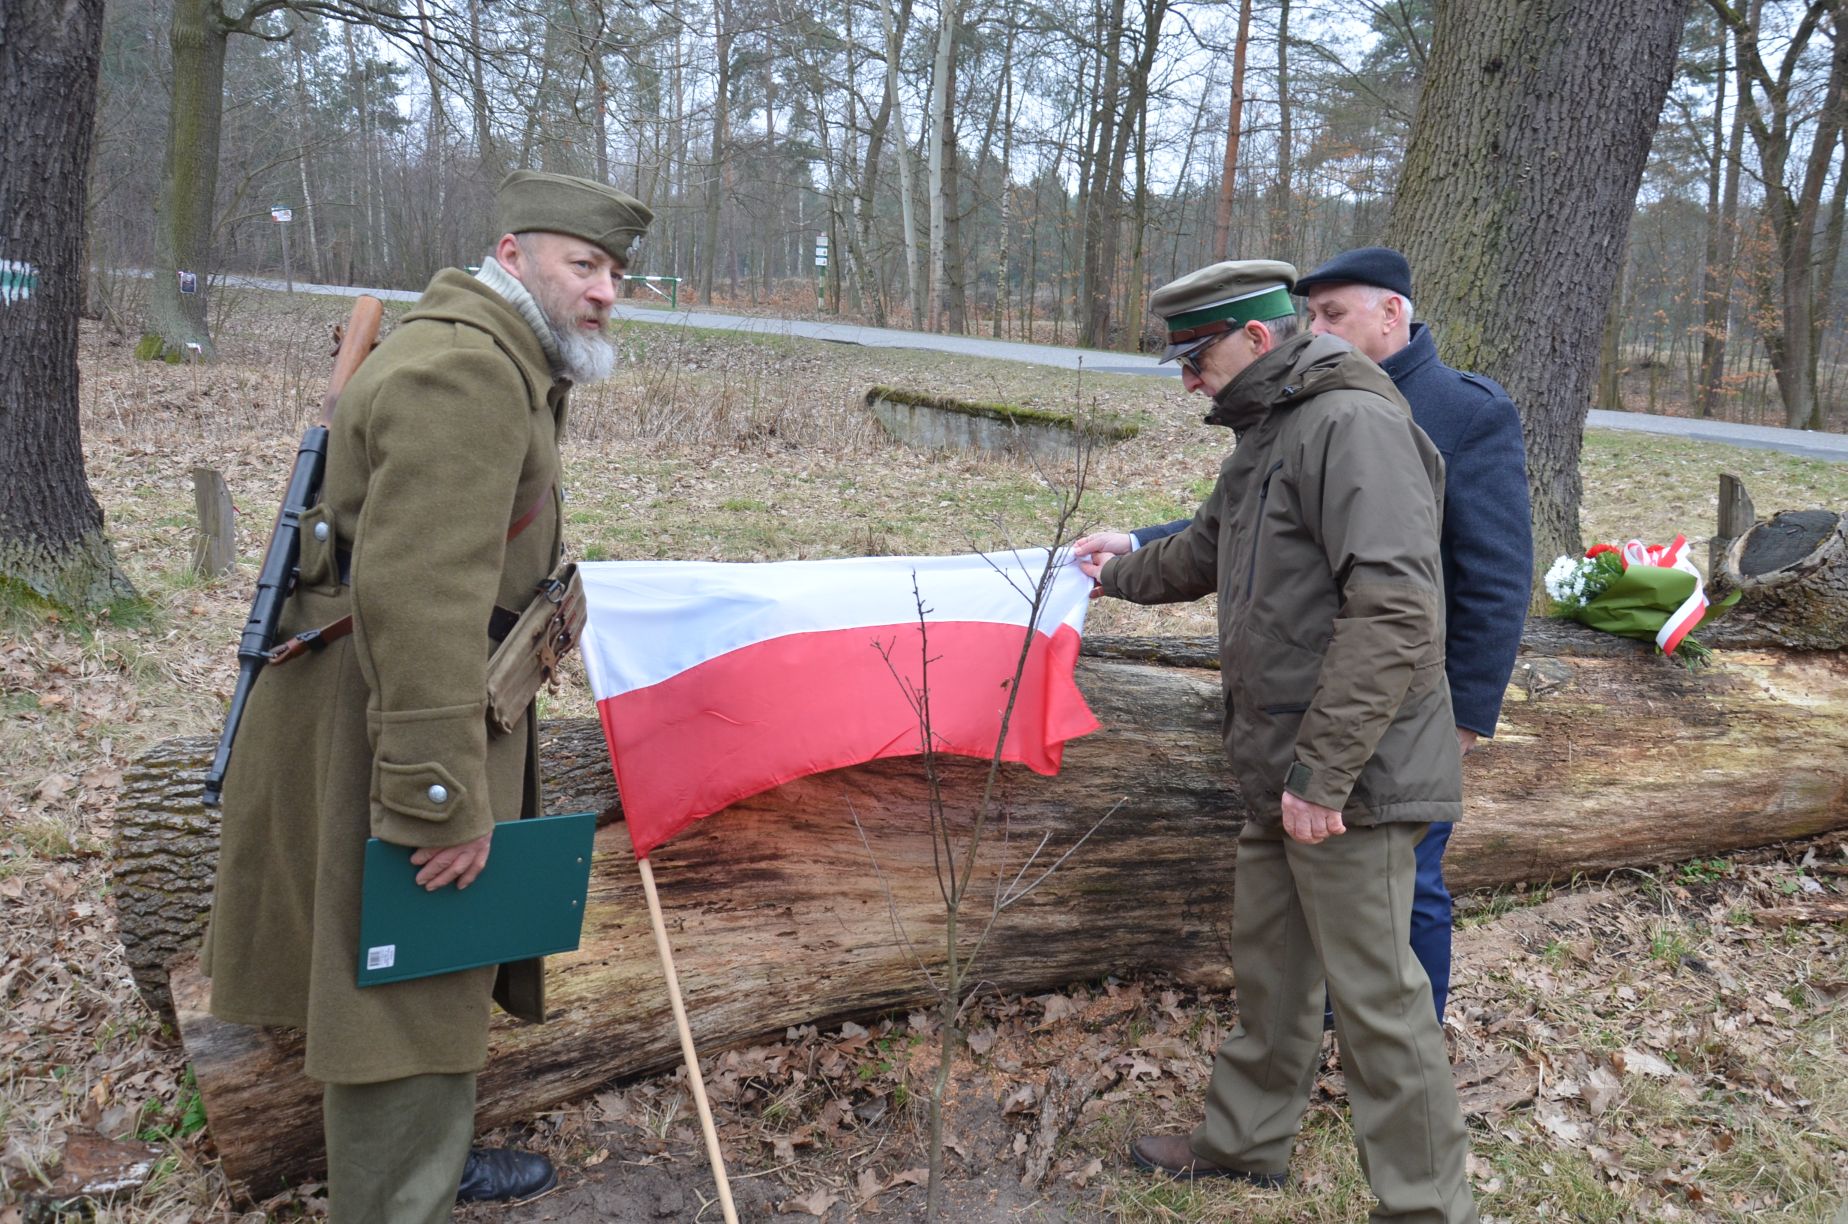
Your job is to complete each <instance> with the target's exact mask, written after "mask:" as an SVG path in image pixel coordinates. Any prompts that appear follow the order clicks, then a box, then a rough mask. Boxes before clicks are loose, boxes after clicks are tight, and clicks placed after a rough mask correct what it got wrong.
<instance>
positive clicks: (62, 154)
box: [0, 0, 135, 608]
mask: <svg viewBox="0 0 1848 1224" xmlns="http://www.w3.org/2000/svg"><path fill="white" fill-rule="evenodd" d="M102 29H103V5H102V2H101V0H75V2H69V3H67V2H64V0H15V2H9V3H8V4H7V5H6V6H5V7H3V8H0V114H3V115H5V116H6V117H7V118H6V127H5V129H4V130H0V260H4V261H5V263H4V264H0V269H3V270H4V275H5V277H6V288H5V290H4V292H3V293H0V586H3V585H13V584H18V585H19V586H23V587H24V588H26V589H27V590H29V591H31V592H32V593H33V594H35V595H37V596H39V597H40V598H42V599H46V600H49V601H51V602H52V603H55V604H59V605H62V606H64V607H69V608H94V607H101V606H103V605H106V604H108V603H109V602H110V601H111V600H113V599H117V598H123V597H129V596H133V595H134V593H135V592H134V588H133V587H131V586H130V585H129V582H128V579H127V578H126V577H124V576H123V574H122V571H121V568H120V567H119V566H118V565H117V564H116V558H115V552H114V550H113V549H111V548H110V546H109V541H108V540H107V538H106V537H105V536H104V535H103V511H102V507H101V506H99V505H98V504H97V502H96V498H95V496H94V495H93V494H92V493H91V491H90V482H89V480H88V479H87V478H86V477H85V475H84V469H83V438H82V434H81V427H80V425H79V421H78V411H77V409H78V399H77V316H78V314H79V312H80V311H81V310H82V309H83V282H84V261H83V238H84V229H85V227H84V210H85V205H86V202H87V200H88V192H87V185H86V177H87V174H88V171H89V167H90V143H91V137H92V134H93V133H94V131H95V124H94V122H93V119H94V112H95V108H96V73H97V64H98V57H99V55H100V48H101V45H102Z"/></svg>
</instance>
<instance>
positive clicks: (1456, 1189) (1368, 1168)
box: [1192, 820, 1476, 1224]
mask: <svg viewBox="0 0 1848 1224" xmlns="http://www.w3.org/2000/svg"><path fill="white" fill-rule="evenodd" d="M1426 827H1427V826H1425V825H1422V824H1385V825H1379V826H1376V827H1372V828H1350V829H1349V830H1348V831H1347V832H1346V833H1343V834H1341V835H1340V836H1338V837H1331V838H1329V839H1328V840H1327V841H1324V842H1322V843H1321V844H1320V845H1315V846H1309V845H1304V844H1302V843H1300V842H1296V841H1293V840H1291V839H1290V838H1289V837H1288V836H1287V835H1286V834H1285V833H1284V832H1283V826H1282V825H1281V824H1280V823H1276V822H1267V823H1262V824H1261V823H1259V822H1258V821H1255V820H1248V821H1246V822H1245V827H1244V830H1243V832H1241V833H1240V834H1239V847H1238V886H1237V888H1236V889H1235V890H1234V892H1233V900H1232V969H1233V972H1234V973H1235V974H1236V975H1237V978H1238V1027H1237V1028H1235V1029H1234V1030H1233V1031H1232V1035H1231V1036H1230V1037H1229V1038H1227V1040H1226V1042H1225V1044H1224V1045H1222V1046H1220V1047H1219V1054H1218V1057H1217V1059H1216V1060H1215V1062H1214V1065H1213V1081H1212V1084H1211V1085H1210V1086H1209V1087H1208V1089H1207V1098H1206V1120H1205V1121H1204V1122H1202V1123H1201V1124H1200V1126H1199V1127H1198V1128H1197V1129H1196V1130H1195V1131H1194V1132H1193V1136H1192V1140H1193V1150H1194V1153H1195V1154H1196V1155H1198V1156H1200V1157H1201V1158H1203V1159H1205V1160H1208V1161H1211V1162H1212V1163H1214V1164H1222V1165H1230V1166H1232V1167H1234V1168H1239V1169H1245V1170H1248V1171H1251V1172H1254V1173H1282V1172H1284V1171H1286V1170H1287V1169H1288V1168H1289V1163H1290V1152H1291V1149H1292V1148H1293V1147H1294V1146H1295V1142H1296V1132H1297V1130H1298V1128H1299V1127H1300V1126H1301V1124H1302V1117H1303V1112H1304V1111H1305V1110H1306V1109H1307V1108H1308V1106H1309V1091H1310V1087H1311V1085H1312V1084H1313V1082H1314V1077H1315V1071H1316V1066H1317V1063H1318V1061H1319V1059H1320V1054H1321V1048H1322V1000H1323V990H1324V981H1326V989H1327V995H1328V998H1329V999H1330V1000H1331V1001H1332V1002H1333V1004H1334V1009H1335V1026H1336V1031H1337V1032H1338V1033H1339V1034H1340V1038H1341V1067H1342V1071H1343V1073H1344V1074H1345V1076H1346V1079H1347V1089H1348V1102H1349V1106H1350V1108H1351V1109H1352V1112H1353V1120H1354V1142H1355V1145H1356V1147H1358V1148H1359V1152H1360V1167H1361V1171H1362V1172H1363V1173H1365V1174H1366V1176H1367V1181H1368V1183H1369V1184H1370V1185H1371V1186H1372V1188H1373V1193H1374V1196H1375V1197H1376V1198H1378V1199H1379V1205H1378V1206H1377V1207H1376V1208H1375V1209H1374V1211H1373V1213H1372V1215H1371V1216H1370V1217H1369V1218H1370V1219H1373V1220H1393V1221H1404V1222H1407V1224H1427V1222H1429V1224H1474V1221H1475V1220H1476V1208H1475V1203H1474V1201H1473V1199H1472V1198H1471V1196H1470V1188H1469V1179H1468V1177H1467V1175H1466V1173H1465V1170H1464V1161H1465V1158H1466V1157H1467V1155H1468V1150H1469V1139H1468V1134H1467V1132H1466V1130H1465V1128H1464V1125H1463V1113H1462V1110H1461V1109H1460V1108H1459V1107H1458V1105H1457V1093H1456V1084H1455V1081H1454V1080H1453V1079H1452V1078H1451V1071H1450V1060H1449V1056H1448V1053H1447V1051H1446V1050H1445V1048H1444V1036H1443V1032H1442V1031H1441V1030H1440V1029H1439V1028H1438V1025H1437V1016H1436V1013H1435V1012H1434V1011H1433V1010H1432V1005H1431V984H1430V981H1429V980H1428V979H1427V978H1426V977H1425V973H1424V970H1423V968H1421V967H1420V966H1419V964H1418V960H1417V958H1416V957H1414V956H1413V955H1412V950H1411V944H1410V925H1411V913H1412V888H1413V882H1414V879H1415V877H1416V871H1417V865H1416V858H1415V851H1416V849H1417V846H1418V841H1419V839H1420V838H1422V837H1423V836H1424V832H1425V829H1426ZM1324 966H1326V967H1327V970H1326V974H1325V973H1324V969H1323V967H1324Z"/></svg>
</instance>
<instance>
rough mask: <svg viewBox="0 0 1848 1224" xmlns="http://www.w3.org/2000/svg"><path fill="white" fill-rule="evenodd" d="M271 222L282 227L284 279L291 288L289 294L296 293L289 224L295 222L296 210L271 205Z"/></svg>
mask: <svg viewBox="0 0 1848 1224" xmlns="http://www.w3.org/2000/svg"><path fill="white" fill-rule="evenodd" d="M270 220H272V221H274V222H276V224H278V225H280V226H281V227H282V279H283V283H285V284H286V285H288V286H289V292H290V293H294V292H295V274H294V273H293V272H291V271H290V270H289V222H291V221H293V220H295V210H294V209H292V208H290V207H289V206H288V205H286V204H272V205H270Z"/></svg>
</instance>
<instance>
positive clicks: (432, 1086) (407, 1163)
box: [321, 1071, 475, 1224]
mask: <svg viewBox="0 0 1848 1224" xmlns="http://www.w3.org/2000/svg"><path fill="white" fill-rule="evenodd" d="M321 1118H322V1123H323V1125H324V1126H325V1127H326V1130H327V1216H328V1219H329V1220H332V1221H334V1222H335V1224H442V1222H443V1221H445V1220H447V1219H449V1217H450V1216H451V1215H452V1214H453V1213H454V1211H455V1208H456V1187H457V1186H458V1185H459V1184H460V1183H461V1181H462V1166H463V1164H465V1163H466V1162H467V1160H468V1145H469V1140H470V1139H471V1138H472V1137H473V1135H474V1133H475V1073H474V1072H472V1071H470V1072H466V1073H464V1074H461V1075H412V1076H407V1077H406V1078H404V1079H395V1080H383V1081H381V1082H379V1083H375V1084H327V1085H325V1086H324V1088H323V1090H322V1094H321Z"/></svg>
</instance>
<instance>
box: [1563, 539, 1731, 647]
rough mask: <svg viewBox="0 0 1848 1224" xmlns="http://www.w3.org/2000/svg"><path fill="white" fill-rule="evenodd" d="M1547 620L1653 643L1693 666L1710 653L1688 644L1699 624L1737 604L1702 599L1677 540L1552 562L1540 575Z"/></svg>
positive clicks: (1597, 548)
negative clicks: (1565, 621) (1550, 615)
mask: <svg viewBox="0 0 1848 1224" xmlns="http://www.w3.org/2000/svg"><path fill="white" fill-rule="evenodd" d="M1544 583H1545V586H1546V594H1547V598H1549V599H1551V600H1552V601H1553V615H1555V616H1563V617H1567V618H1569V619H1571V620H1575V621H1579V622H1581V623H1583V624H1586V625H1589V626H1591V627H1592V628H1593V629H1602V630H1603V631H1604V632H1606V633H1615V634H1617V635H1619V636H1621V637H1629V638H1641V639H1643V640H1645V641H1650V640H1653V641H1654V642H1655V644H1656V646H1657V647H1659V648H1660V649H1661V651H1662V653H1663V654H1667V655H1674V656H1676V657H1678V658H1680V659H1682V660H1683V661H1684V662H1687V663H1690V664H1693V663H1699V662H1703V661H1705V660H1706V658H1707V657H1708V656H1709V655H1710V654H1711V653H1712V652H1711V651H1709V650H1708V649H1707V648H1706V647H1705V646H1702V645H1701V644H1700V643H1699V642H1696V641H1694V640H1693V639H1692V638H1690V637H1688V631H1689V630H1690V629H1692V628H1694V626H1696V625H1698V624H1700V623H1701V621H1702V620H1703V619H1706V618H1709V617H1712V616H1717V615H1718V614H1719V613H1720V612H1721V611H1723V610H1724V609H1726V608H1729V607H1731V606H1732V605H1733V604H1734V603H1736V602H1737V601H1738V599H1739V593H1738V592H1737V591H1734V592H1733V593H1732V594H1730V595H1728V596H1727V597H1726V598H1725V599H1723V600H1721V601H1720V602H1719V603H1718V604H1712V603H1710V602H1709V601H1708V599H1707V592H1706V590H1705V588H1704V586H1703V584H1702V582H1701V576H1700V571H1699V570H1698V569H1695V568H1694V563H1693V562H1692V561H1690V560H1688V542H1687V537H1685V536H1676V537H1675V542H1674V543H1673V544H1668V545H1661V544H1645V543H1643V542H1642V541H1641V540H1631V541H1629V542H1628V543H1626V544H1622V545H1617V544H1594V545H1592V546H1591V547H1590V548H1588V549H1586V550H1585V555H1584V556H1582V557H1559V558H1557V559H1556V560H1555V561H1554V562H1553V564H1552V567H1551V568H1550V569H1548V570H1547V572H1546V578H1545V580H1544Z"/></svg>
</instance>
